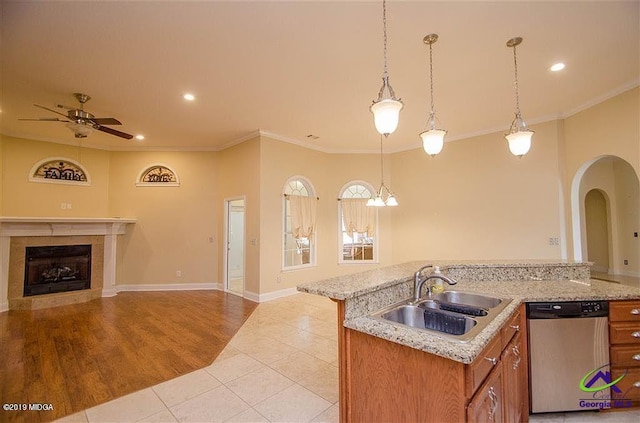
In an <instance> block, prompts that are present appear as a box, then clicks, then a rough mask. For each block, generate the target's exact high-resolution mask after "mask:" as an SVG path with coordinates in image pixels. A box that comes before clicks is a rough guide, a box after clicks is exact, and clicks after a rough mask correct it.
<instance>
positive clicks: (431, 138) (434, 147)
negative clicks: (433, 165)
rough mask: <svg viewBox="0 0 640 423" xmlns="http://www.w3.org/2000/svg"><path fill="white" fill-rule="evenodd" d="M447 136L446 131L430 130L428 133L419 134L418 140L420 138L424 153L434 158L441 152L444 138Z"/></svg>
mask: <svg viewBox="0 0 640 423" xmlns="http://www.w3.org/2000/svg"><path fill="white" fill-rule="evenodd" d="M446 134H447V131H445V130H442V129H431V130H429V131H424V132H422V133H421V134H420V138H422V148H424V151H425V153H427V154H429V155H430V156H435V155H436V154H438V153H439V152H441V151H442V147H443V146H444V136H445V135H446Z"/></svg>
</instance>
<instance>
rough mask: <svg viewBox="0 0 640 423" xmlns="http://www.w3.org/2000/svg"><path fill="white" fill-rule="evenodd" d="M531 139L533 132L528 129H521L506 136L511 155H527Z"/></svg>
mask: <svg viewBox="0 0 640 423" xmlns="http://www.w3.org/2000/svg"><path fill="white" fill-rule="evenodd" d="M532 137H533V131H531V130H529V129H521V130H519V131H518V132H514V133H511V134H508V135H506V138H507V141H508V142H509V151H511V154H513V155H514V156H518V157H522V156H524V155H525V154H527V152H529V149H530V148H531V138H532Z"/></svg>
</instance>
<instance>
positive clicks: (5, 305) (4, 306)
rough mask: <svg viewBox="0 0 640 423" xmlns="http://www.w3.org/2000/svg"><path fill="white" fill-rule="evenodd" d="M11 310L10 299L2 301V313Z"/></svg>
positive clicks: (0, 304) (0, 306)
mask: <svg viewBox="0 0 640 423" xmlns="http://www.w3.org/2000/svg"><path fill="white" fill-rule="evenodd" d="M5 311H9V301H3V302H1V303H0V313H2V312H5Z"/></svg>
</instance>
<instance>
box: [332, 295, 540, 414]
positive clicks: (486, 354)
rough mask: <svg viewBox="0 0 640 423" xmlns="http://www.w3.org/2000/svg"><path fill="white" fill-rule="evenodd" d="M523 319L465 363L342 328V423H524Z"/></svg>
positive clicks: (518, 318)
mask: <svg viewBox="0 0 640 423" xmlns="http://www.w3.org/2000/svg"><path fill="white" fill-rule="evenodd" d="M339 310H340V307H339ZM524 317H525V313H524V306H522V307H521V309H520V310H518V311H516V312H515V313H514V315H513V316H512V317H510V319H509V320H508V321H507V322H506V323H505V325H504V326H503V327H502V328H501V330H500V331H499V332H498V333H497V334H496V336H495V337H494V338H493V339H492V340H491V341H490V342H489V343H488V344H487V346H486V347H485V349H484V350H483V351H482V352H481V353H480V355H479V356H478V358H477V359H476V360H475V361H474V362H473V363H471V364H468V365H465V364H463V363H460V362H457V361H453V360H449V359H446V358H443V357H439V356H437V355H434V354H428V353H425V352H423V351H420V350H416V349H413V348H410V347H406V346H403V345H400V344H396V343H393V342H389V341H386V340H384V339H381V338H377V337H375V336H370V335H366V334H363V333H361V332H358V331H353V330H350V329H346V328H345V329H343V331H341V332H343V333H341V334H340V337H339V350H340V352H339V354H340V357H341V358H340V366H341V367H340V420H341V422H343V423H345V422H371V421H411V422H440V421H442V422H445V421H446V422H448V423H454V422H495V423H498V422H514V423H521V422H526V421H528V416H529V413H528V385H527V378H526V343H524V342H523V340H526V334H525V333H524V330H525V329H526V324H525V322H524V320H523V319H524Z"/></svg>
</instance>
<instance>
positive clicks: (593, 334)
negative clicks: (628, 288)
mask: <svg viewBox="0 0 640 423" xmlns="http://www.w3.org/2000/svg"><path fill="white" fill-rule="evenodd" d="M608 316H609V303H607V302H606V301H570V302H545V303H529V304H527V324H528V326H529V384H530V386H529V392H530V395H531V412H532V413H542V412H553V411H573V410H589V409H596V408H599V407H598V406H596V405H594V402H593V401H585V400H588V399H591V400H593V398H592V397H590V396H589V395H590V394H589V393H587V392H583V391H582V390H581V389H580V383H581V381H582V380H583V378H584V377H585V376H586V375H587V374H589V372H592V371H594V370H595V369H598V368H600V367H602V366H607V365H608V364H609V329H608V320H609V319H608ZM606 370H608V369H606ZM598 395H599V396H600V397H601V398H610V397H609V392H608V388H607V389H603V390H602V391H600V392H599V393H598ZM581 401H582V402H581Z"/></svg>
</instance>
